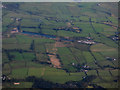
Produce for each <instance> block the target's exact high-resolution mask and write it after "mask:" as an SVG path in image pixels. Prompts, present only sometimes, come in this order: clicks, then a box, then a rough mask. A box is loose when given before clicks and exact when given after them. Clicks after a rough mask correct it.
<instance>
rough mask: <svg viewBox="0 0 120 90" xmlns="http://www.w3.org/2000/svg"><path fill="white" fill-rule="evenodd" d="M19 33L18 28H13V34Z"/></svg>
mask: <svg viewBox="0 0 120 90" xmlns="http://www.w3.org/2000/svg"><path fill="white" fill-rule="evenodd" d="M18 32H19V31H18V28H13V30H12V31H11V33H12V34H13V33H18Z"/></svg>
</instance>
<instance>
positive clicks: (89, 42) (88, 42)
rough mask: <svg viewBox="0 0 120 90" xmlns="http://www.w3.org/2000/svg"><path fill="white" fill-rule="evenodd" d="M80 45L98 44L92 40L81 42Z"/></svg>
mask: <svg viewBox="0 0 120 90" xmlns="http://www.w3.org/2000/svg"><path fill="white" fill-rule="evenodd" d="M78 42H79V43H84V44H90V45H91V44H95V43H96V42H94V41H92V40H79V41H78Z"/></svg>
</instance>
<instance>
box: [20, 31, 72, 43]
mask: <svg viewBox="0 0 120 90" xmlns="http://www.w3.org/2000/svg"><path fill="white" fill-rule="evenodd" d="M22 33H23V34H28V35H38V36H43V37H46V38H56V36H53V35H47V34H42V33H34V32H26V31H23V32H22ZM60 40H64V41H72V42H73V41H74V40H71V39H66V38H60Z"/></svg>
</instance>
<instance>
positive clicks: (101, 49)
mask: <svg viewBox="0 0 120 90" xmlns="http://www.w3.org/2000/svg"><path fill="white" fill-rule="evenodd" d="M90 49H91V51H92V52H98V53H101V54H102V55H103V56H104V57H108V56H109V57H111V58H116V57H118V50H117V48H113V47H110V46H107V45H105V44H100V43H98V44H95V45H92V46H91V47H90Z"/></svg>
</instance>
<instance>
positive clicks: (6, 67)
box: [2, 64, 11, 75]
mask: <svg viewBox="0 0 120 90" xmlns="http://www.w3.org/2000/svg"><path fill="white" fill-rule="evenodd" d="M10 72H11V68H10V65H9V64H4V66H3V67H2V74H5V75H7V74H9V73H10Z"/></svg>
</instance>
